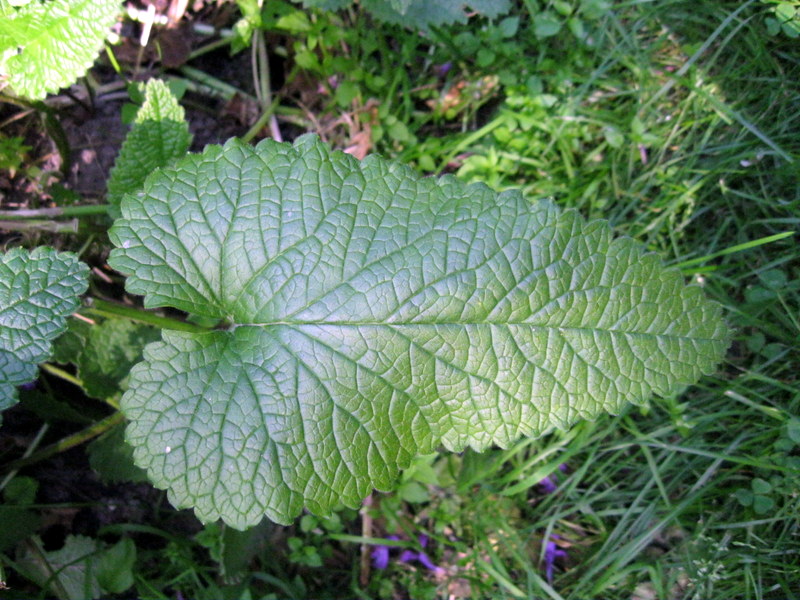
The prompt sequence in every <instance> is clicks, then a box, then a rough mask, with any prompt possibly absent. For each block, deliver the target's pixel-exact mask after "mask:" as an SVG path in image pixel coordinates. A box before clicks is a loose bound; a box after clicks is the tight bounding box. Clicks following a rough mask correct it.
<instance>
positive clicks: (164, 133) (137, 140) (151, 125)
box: [107, 79, 192, 217]
mask: <svg viewBox="0 0 800 600" xmlns="http://www.w3.org/2000/svg"><path fill="white" fill-rule="evenodd" d="M191 142H192V136H191V135H190V134H189V125H188V124H187V123H186V121H185V119H184V113H183V107H182V106H181V105H180V104H178V99H177V98H175V96H174V95H173V94H172V92H171V91H170V89H169V87H168V86H167V84H166V83H164V82H163V81H160V80H158V79H151V80H150V81H149V82H148V83H147V86H146V87H145V100H144V104H142V107H141V108H140V109H139V111H138V112H137V113H136V120H135V121H134V124H133V127H132V128H131V130H130V132H129V133H128V135H127V136H126V137H125V142H124V143H123V144H122V149H121V150H120V153H119V156H118V157H117V160H116V162H115V163H114V168H113V169H112V170H111V174H110V176H109V180H108V197H107V200H108V203H109V204H111V205H112V207H113V208H112V211H111V213H112V216H114V217H116V216H119V203H120V201H121V200H122V197H123V196H124V195H125V194H133V193H135V192H136V191H138V190H139V189H140V188H141V187H142V184H143V183H144V180H145V177H147V176H148V175H149V174H150V173H152V172H153V171H154V170H155V169H156V168H158V167H164V166H167V165H168V164H169V163H170V162H171V161H173V160H175V159H176V158H179V157H181V156H183V155H184V154H186V151H187V150H188V149H189V144H191Z"/></svg>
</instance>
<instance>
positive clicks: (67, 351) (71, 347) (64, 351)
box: [53, 317, 92, 365]
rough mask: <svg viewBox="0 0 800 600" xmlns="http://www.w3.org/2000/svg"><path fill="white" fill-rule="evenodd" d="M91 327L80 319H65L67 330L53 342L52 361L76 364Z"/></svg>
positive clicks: (84, 346)
mask: <svg viewBox="0 0 800 600" xmlns="http://www.w3.org/2000/svg"><path fill="white" fill-rule="evenodd" d="M91 328H92V326H91V325H90V324H89V323H87V322H86V321H84V320H82V319H77V318H74V317H70V318H68V319H67V329H66V331H64V333H62V334H61V335H60V336H58V337H57V338H56V341H55V342H53V361H54V362H57V363H62V364H66V363H72V364H74V365H76V364H78V358H79V357H80V355H81V352H83V350H84V348H86V341H87V340H88V339H89V331H90V330H91Z"/></svg>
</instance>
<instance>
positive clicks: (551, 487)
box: [539, 475, 558, 494]
mask: <svg viewBox="0 0 800 600" xmlns="http://www.w3.org/2000/svg"><path fill="white" fill-rule="evenodd" d="M539 487H541V488H542V491H543V492H544V493H545V494H552V493H553V492H555V491H556V490H557V489H558V485H556V482H555V481H553V479H552V477H550V476H549V475H548V476H547V477H545V478H544V479H542V480H541V481H540V482H539Z"/></svg>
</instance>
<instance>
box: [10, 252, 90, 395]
mask: <svg viewBox="0 0 800 600" xmlns="http://www.w3.org/2000/svg"><path fill="white" fill-rule="evenodd" d="M88 275H89V269H88V267H87V266H86V265H84V264H83V263H81V262H80V261H79V260H78V258H77V257H76V256H75V255H74V254H71V253H69V252H56V251H55V250H53V249H52V248H46V247H39V248H36V249H35V250H33V251H32V252H29V251H28V250H24V249H22V248H14V249H13V250H10V251H9V252H7V253H5V254H3V255H2V256H0V410H2V409H5V408H8V407H9V406H11V405H12V404H14V403H15V402H16V401H17V390H16V386H18V385H20V384H23V383H26V382H28V381H31V380H33V379H34V378H35V377H36V365H37V364H38V363H40V362H43V361H45V360H47V359H48V358H49V357H50V353H51V346H52V341H53V340H54V339H55V338H56V337H57V336H58V335H59V334H60V333H61V332H62V331H63V330H64V328H65V327H66V317H67V316H68V315H69V314H70V313H72V312H73V311H75V309H76V308H78V304H79V296H80V295H81V294H82V293H83V292H85V291H86V288H87V286H88V280H87V279H88Z"/></svg>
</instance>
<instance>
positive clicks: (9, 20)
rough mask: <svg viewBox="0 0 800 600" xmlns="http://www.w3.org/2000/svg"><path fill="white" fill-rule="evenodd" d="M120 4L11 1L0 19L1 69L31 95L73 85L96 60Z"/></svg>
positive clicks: (116, 0) (114, 1)
mask: <svg viewBox="0 0 800 600" xmlns="http://www.w3.org/2000/svg"><path fill="white" fill-rule="evenodd" d="M119 8H120V1H119V0H49V1H48V2H37V1H34V2H30V3H28V4H26V5H24V6H22V7H20V8H17V9H14V8H11V7H10V6H6V7H5V9H4V12H5V16H3V18H2V19H0V75H6V76H8V80H9V83H10V84H11V87H12V88H13V89H14V91H15V92H16V93H17V94H19V95H21V96H25V97H27V98H30V99H31V100H40V99H42V98H44V97H45V96H46V95H47V94H48V93H54V92H57V91H58V90H60V89H61V88H63V87H66V86H69V85H71V84H72V83H73V82H74V81H75V80H76V79H77V78H78V77H80V76H81V75H83V74H84V73H85V72H86V70H87V69H88V68H89V67H91V66H92V63H94V61H95V59H96V58H97V54H98V52H99V51H100V49H101V48H102V46H103V41H104V40H105V39H106V37H107V36H108V34H109V31H110V29H111V25H113V24H114V21H115V20H116V18H117V15H118V14H119Z"/></svg>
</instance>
